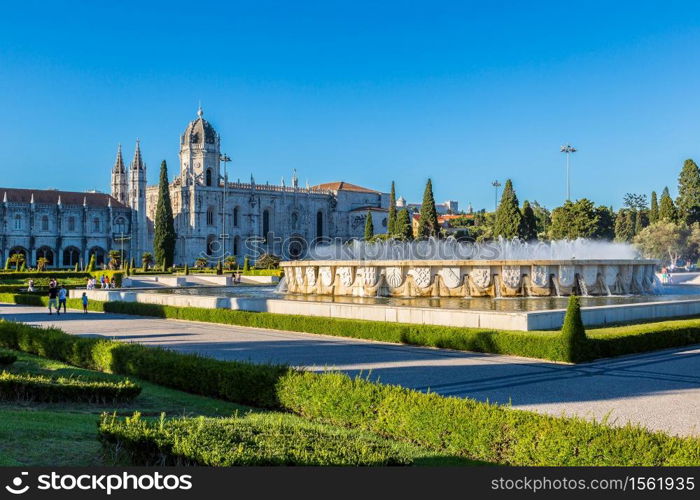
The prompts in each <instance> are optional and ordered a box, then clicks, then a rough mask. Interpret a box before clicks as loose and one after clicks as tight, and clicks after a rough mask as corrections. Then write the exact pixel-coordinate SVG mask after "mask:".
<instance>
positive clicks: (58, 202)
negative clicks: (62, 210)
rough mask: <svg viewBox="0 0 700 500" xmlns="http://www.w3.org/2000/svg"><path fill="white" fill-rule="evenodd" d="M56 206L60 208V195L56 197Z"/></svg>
mask: <svg viewBox="0 0 700 500" xmlns="http://www.w3.org/2000/svg"><path fill="white" fill-rule="evenodd" d="M56 205H58V206H59V207H60V206H61V195H60V194H59V195H58V201H57V202H56Z"/></svg>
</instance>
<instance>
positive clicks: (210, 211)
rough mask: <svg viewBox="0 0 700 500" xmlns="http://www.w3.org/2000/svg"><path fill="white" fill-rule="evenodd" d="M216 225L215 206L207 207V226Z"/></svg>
mask: <svg viewBox="0 0 700 500" xmlns="http://www.w3.org/2000/svg"><path fill="white" fill-rule="evenodd" d="M213 225H214V207H209V208H207V226H213Z"/></svg>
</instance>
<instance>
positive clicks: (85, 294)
mask: <svg viewBox="0 0 700 500" xmlns="http://www.w3.org/2000/svg"><path fill="white" fill-rule="evenodd" d="M82 300H83V313H84V314H87V311H88V296H87V293H85V292H83V297H82Z"/></svg>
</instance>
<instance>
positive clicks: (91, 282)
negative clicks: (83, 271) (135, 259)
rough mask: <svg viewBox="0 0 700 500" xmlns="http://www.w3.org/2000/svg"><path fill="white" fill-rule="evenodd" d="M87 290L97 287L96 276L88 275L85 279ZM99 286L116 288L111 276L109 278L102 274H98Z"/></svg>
mask: <svg viewBox="0 0 700 500" xmlns="http://www.w3.org/2000/svg"><path fill="white" fill-rule="evenodd" d="M86 288H87V289H88V290H94V289H95V288H97V278H93V277H90V278H88V279H87V287H86ZM100 288H117V282H116V280H115V279H114V277H112V279H111V280H110V279H109V278H107V276H105V275H104V274H103V275H102V276H100Z"/></svg>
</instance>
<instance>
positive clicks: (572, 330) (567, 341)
mask: <svg viewBox="0 0 700 500" xmlns="http://www.w3.org/2000/svg"><path fill="white" fill-rule="evenodd" d="M561 342H562V348H563V353H562V358H563V360H564V361H569V362H571V363H578V362H580V361H586V360H587V359H590V355H589V343H588V338H587V337H586V329H585V328H584V326H583V319H582V318H581V303H580V301H579V298H578V296H577V295H571V296H569V304H568V306H567V308H566V315H565V316H564V324H563V325H562V328H561Z"/></svg>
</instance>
